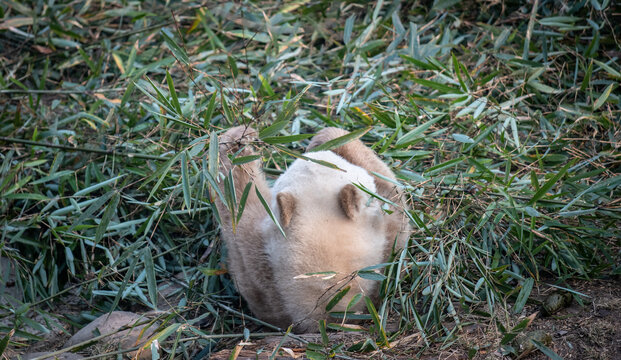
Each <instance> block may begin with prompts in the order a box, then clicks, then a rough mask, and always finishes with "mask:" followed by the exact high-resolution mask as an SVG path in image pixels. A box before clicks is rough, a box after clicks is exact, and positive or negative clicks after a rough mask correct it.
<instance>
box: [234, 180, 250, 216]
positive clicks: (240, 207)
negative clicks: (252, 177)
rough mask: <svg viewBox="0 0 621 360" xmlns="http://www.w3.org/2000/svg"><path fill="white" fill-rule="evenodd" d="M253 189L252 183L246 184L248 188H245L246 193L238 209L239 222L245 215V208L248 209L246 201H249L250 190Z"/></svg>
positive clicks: (243, 194)
mask: <svg viewBox="0 0 621 360" xmlns="http://www.w3.org/2000/svg"><path fill="white" fill-rule="evenodd" d="M251 187H252V183H250V182H249V183H248V184H246V187H245V188H244V192H243V193H242V196H241V199H240V200H239V205H238V207H237V222H239V220H240V219H241V217H242V214H243V213H244V208H245V207H246V200H248V194H249V193H250V188H251Z"/></svg>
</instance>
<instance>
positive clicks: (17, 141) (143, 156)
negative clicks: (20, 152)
mask: <svg viewBox="0 0 621 360" xmlns="http://www.w3.org/2000/svg"><path fill="white" fill-rule="evenodd" d="M0 141H4V142H7V143H13V144H24V145H30V146H42V147H47V148H53V149H61V150H66V151H81V152H89V153H96V154H101V155H110V156H121V157H127V158H138V159H147V160H162V161H166V160H170V158H169V157H168V156H157V155H148V154H139V153H125V152H117V151H115V150H102V149H90V148H85V147H71V146H67V145H56V144H50V143H44V142H39V141H32V140H25V139H16V138H10V137H4V136H0Z"/></svg>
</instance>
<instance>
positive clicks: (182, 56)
mask: <svg viewBox="0 0 621 360" xmlns="http://www.w3.org/2000/svg"><path fill="white" fill-rule="evenodd" d="M160 35H162V37H163V38H164V42H166V46H168V48H169V49H170V51H171V52H172V53H173V55H174V56H175V58H176V59H177V60H178V61H181V62H182V63H183V64H184V65H186V66H187V65H189V64H190V58H189V57H188V54H187V53H186V52H185V50H183V49H182V48H181V47H180V46H179V45H177V41H175V40H173V39H172V37H173V35H172V34H170V32H169V30H168V29H162V31H160Z"/></svg>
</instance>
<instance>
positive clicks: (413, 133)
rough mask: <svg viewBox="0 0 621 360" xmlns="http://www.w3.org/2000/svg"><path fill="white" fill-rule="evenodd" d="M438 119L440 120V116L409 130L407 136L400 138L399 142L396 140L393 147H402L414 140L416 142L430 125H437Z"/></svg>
mask: <svg viewBox="0 0 621 360" xmlns="http://www.w3.org/2000/svg"><path fill="white" fill-rule="evenodd" d="M440 119H442V117H441V116H438V117H436V118H434V119H431V120H429V121H427V122H425V123H423V124H421V125H419V126H417V127H415V128H414V129H412V130H410V131H409V132H408V133H407V134H405V135H403V136H402V137H400V138H399V140H397V142H396V143H395V145H404V144H407V143H410V142H412V141H414V140H417V139H418V138H420V137H422V134H423V133H424V132H425V131H426V130H427V129H429V128H430V127H431V125H433V124H435V123H437V122H438V121H440Z"/></svg>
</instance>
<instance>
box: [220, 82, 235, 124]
mask: <svg viewBox="0 0 621 360" xmlns="http://www.w3.org/2000/svg"><path fill="white" fill-rule="evenodd" d="M220 101H222V110H223V111H224V119H226V122H227V123H228V124H229V125H232V124H234V123H235V116H233V111H232V110H231V108H230V107H229V103H228V100H226V96H224V91H222V90H220Z"/></svg>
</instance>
